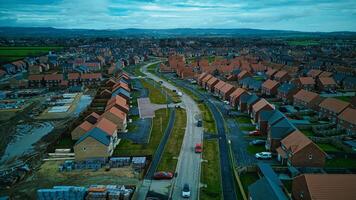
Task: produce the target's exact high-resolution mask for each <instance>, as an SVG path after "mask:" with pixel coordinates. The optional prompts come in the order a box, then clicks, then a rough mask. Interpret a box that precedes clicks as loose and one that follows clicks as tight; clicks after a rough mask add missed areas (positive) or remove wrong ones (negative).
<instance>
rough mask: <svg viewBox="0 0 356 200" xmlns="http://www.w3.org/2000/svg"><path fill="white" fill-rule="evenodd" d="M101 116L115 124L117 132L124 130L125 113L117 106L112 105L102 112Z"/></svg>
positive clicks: (125, 123)
mask: <svg viewBox="0 0 356 200" xmlns="http://www.w3.org/2000/svg"><path fill="white" fill-rule="evenodd" d="M102 117H105V118H106V119H108V120H110V121H111V122H113V123H114V124H116V126H117V130H118V131H119V132H124V131H125V130H126V126H127V121H126V113H125V112H123V111H121V110H119V109H118V108H116V107H112V108H110V109H108V110H107V111H105V113H104V114H102Z"/></svg>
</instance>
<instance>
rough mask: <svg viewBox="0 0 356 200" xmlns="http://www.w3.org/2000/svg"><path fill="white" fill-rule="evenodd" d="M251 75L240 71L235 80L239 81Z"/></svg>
mask: <svg viewBox="0 0 356 200" xmlns="http://www.w3.org/2000/svg"><path fill="white" fill-rule="evenodd" d="M250 76H251V73H250V72H248V71H246V70H242V71H241V72H240V73H239V74H238V75H237V80H238V81H241V80H242V79H244V78H247V77H250Z"/></svg>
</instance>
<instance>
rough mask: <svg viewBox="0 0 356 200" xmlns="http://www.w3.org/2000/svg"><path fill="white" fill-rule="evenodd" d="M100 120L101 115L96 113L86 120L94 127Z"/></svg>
mask: <svg viewBox="0 0 356 200" xmlns="http://www.w3.org/2000/svg"><path fill="white" fill-rule="evenodd" d="M99 118H100V115H99V114H97V113H96V112H92V113H91V114H90V115H88V116H87V117H86V118H85V119H84V120H85V121H87V122H89V123H91V124H93V125H94V124H96V122H98V120H99Z"/></svg>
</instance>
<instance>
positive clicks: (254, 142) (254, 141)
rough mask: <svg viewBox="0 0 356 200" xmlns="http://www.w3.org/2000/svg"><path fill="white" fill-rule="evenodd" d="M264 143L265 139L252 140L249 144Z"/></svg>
mask: <svg viewBox="0 0 356 200" xmlns="http://www.w3.org/2000/svg"><path fill="white" fill-rule="evenodd" d="M265 143H266V141H265V140H252V141H251V142H250V145H264V144H265Z"/></svg>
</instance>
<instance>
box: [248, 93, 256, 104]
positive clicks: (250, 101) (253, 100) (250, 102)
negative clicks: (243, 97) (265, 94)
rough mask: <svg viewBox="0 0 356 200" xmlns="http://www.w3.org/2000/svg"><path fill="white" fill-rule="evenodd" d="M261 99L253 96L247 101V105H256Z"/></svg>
mask: <svg viewBox="0 0 356 200" xmlns="http://www.w3.org/2000/svg"><path fill="white" fill-rule="evenodd" d="M258 99H259V97H258V96H257V95H256V94H252V95H251V96H250V97H249V98H248V100H247V102H246V103H247V104H253V103H255V102H256V101H257V100H258Z"/></svg>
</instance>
